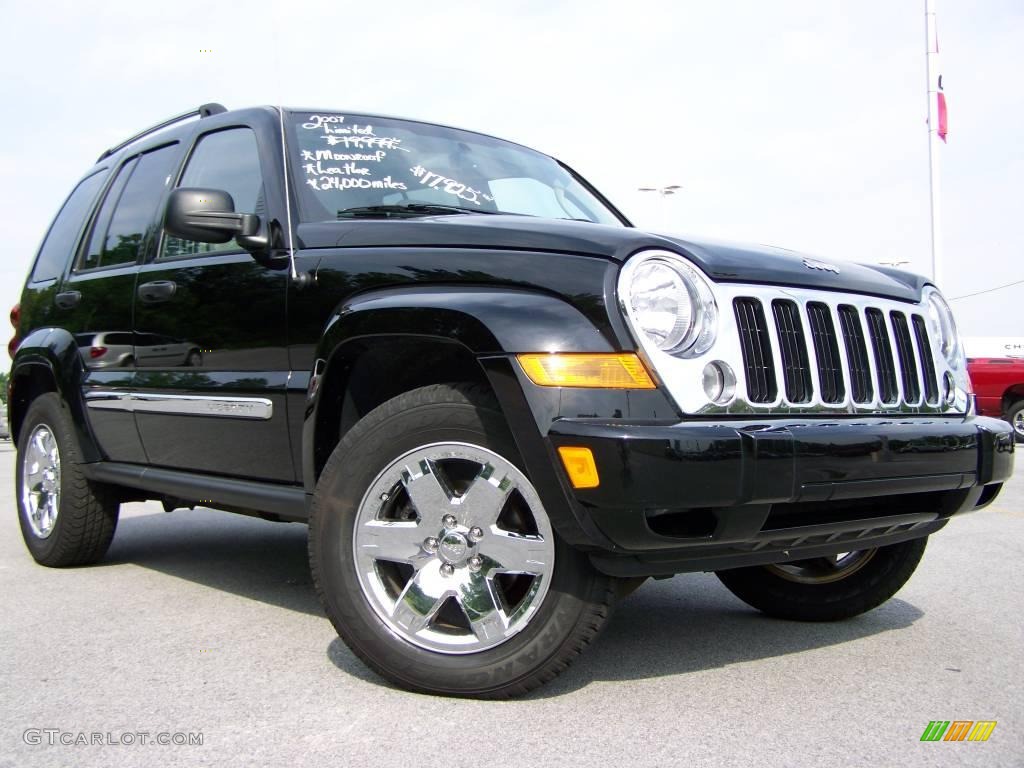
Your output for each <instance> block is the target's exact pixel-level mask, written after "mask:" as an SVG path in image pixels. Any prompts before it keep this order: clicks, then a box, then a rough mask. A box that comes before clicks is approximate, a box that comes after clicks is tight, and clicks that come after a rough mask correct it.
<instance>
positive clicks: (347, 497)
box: [309, 385, 615, 698]
mask: <svg viewBox="0 0 1024 768" xmlns="http://www.w3.org/2000/svg"><path fill="white" fill-rule="evenodd" d="M439 446H440V447H439ZM467 457H469V458H467ZM520 467H521V463H520V462H519V459H518V455H517V451H516V448H515V443H514V442H513V440H512V437H511V435H510V434H509V431H508V428H507V426H506V424H505V421H504V418H503V417H502V415H501V413H500V412H499V411H498V408H497V405H496V404H495V402H494V400H493V398H492V397H491V395H490V394H489V393H488V392H487V391H486V390H484V389H482V388H481V387H478V386H472V385H438V386H429V387H423V388H421V389H417V390H414V391H412V392H408V393H406V394H403V395H400V396H398V397H396V398H394V399H392V400H390V401H388V402H387V403H385V404H383V405H382V406H380V407H379V408H377V409H376V410H374V411H373V412H372V413H370V414H369V415H367V416H366V417H365V418H364V419H363V420H362V421H360V422H359V423H358V424H357V425H356V426H355V427H353V428H352V430H350V431H349V432H348V433H347V434H346V435H345V437H344V439H342V441H341V442H340V443H339V444H338V446H337V447H336V448H335V449H334V453H333V454H332V455H331V457H330V459H329V460H328V462H327V465H326V466H325V467H324V470H323V473H322V474H321V476H320V479H319V482H318V483H317V487H316V492H315V494H314V497H313V508H312V515H311V518H310V527H309V554H310V564H311V568H312V572H313V580H314V583H315V585H316V589H317V593H318V594H319V596H320V600H321V602H322V603H323V606H324V610H325V611H326V613H327V616H328V618H329V619H330V620H331V622H332V624H334V627H335V629H337V631H338V634H339V635H340V636H341V638H342V640H344V641H345V643H346V645H348V647H349V648H350V649H351V650H352V651H353V652H354V653H355V654H356V655H357V656H359V658H361V659H362V660H363V661H364V662H365V663H366V664H367V665H368V666H370V667H371V668H372V669H374V670H375V671H377V672H378V673H379V674H380V675H382V676H383V677H385V678H387V679H388V680H391V681H392V682H394V683H396V684H397V685H399V686H401V687H403V688H406V689H409V690H413V691H420V692H429V693H440V694H446V695H453V696H470V697H477V698H508V697H511V696H517V695H521V694H524V693H526V692H527V691H530V690H532V689H534V688H536V687H537V686H540V685H542V684H544V683H546V682H548V681H549V680H551V679H552V678H554V677H555V676H556V675H558V674H559V673H560V672H562V671H563V670H564V669H566V668H567V667H568V666H569V664H570V663H571V662H572V661H573V660H574V659H575V658H576V657H577V656H578V655H579V653H580V652H581V651H582V650H583V648H584V647H585V646H586V645H587V644H588V643H590V642H591V640H593V638H594V637H595V636H596V635H597V634H598V632H599V630H600V629H601V627H602V626H603V625H604V623H605V621H606V620H607V619H608V616H609V613H610V611H611V606H612V604H613V602H614V599H615V589H614V586H615V585H614V583H613V581H612V580H611V579H610V578H609V577H607V576H604V575H602V574H600V573H598V572H597V571H596V570H595V569H594V568H593V567H592V566H591V565H590V562H589V560H588V559H587V558H586V556H585V555H583V554H582V553H580V552H578V551H576V550H574V549H572V548H571V547H569V546H568V545H567V544H565V542H563V541H562V540H561V539H560V538H559V537H558V535H557V534H555V533H554V532H553V531H552V529H551V526H550V522H549V521H548V520H547V514H546V512H544V510H543V507H542V506H541V505H540V500H539V497H537V495H536V492H535V490H534V489H533V487H532V485H530V483H529V480H528V479H527V478H526V476H525V475H524V474H523V473H522V471H521V469H520ZM460 475H461V479H460ZM420 482H422V483H424V485H423V486H422V487H421V486H417V485H416V484H417V483H420ZM438 487H440V489H441V490H440V494H439V493H438V492H437V489H438ZM477 489H480V490H479V492H478V491H477ZM503 489H505V490H503ZM508 489H511V490H508ZM474 493H478V495H477V497H476V499H477V501H476V502H475V503H474V501H473V494H474ZM493 494H499V495H497V496H493ZM481 510H485V511H481ZM445 520H447V521H448V522H447V523H444V522H443V521H445ZM474 520H477V521H480V522H474ZM449 539H450V540H449ZM524 546H525V547H526V549H522V547H524ZM517 558H519V559H517ZM513 566H514V567H513ZM512 574H519V575H512ZM481 585H484V586H481ZM509 585H510V586H509Z"/></svg>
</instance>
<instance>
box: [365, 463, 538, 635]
mask: <svg viewBox="0 0 1024 768" xmlns="http://www.w3.org/2000/svg"><path fill="white" fill-rule="evenodd" d="M355 526H356V527H355V531H354V536H353V554H354V556H355V563H356V568H357V571H358V578H359V585H360V587H361V589H362V593H363V596H364V597H365V598H366V600H367V601H368V603H369V605H370V606H371V608H372V609H373V611H374V612H375V613H376V614H377V616H378V617H379V618H380V619H381V620H382V621H383V622H384V624H385V625H387V627H388V628H389V629H390V630H391V631H392V632H393V633H395V634H396V635H398V636H399V637H401V638H402V639H404V640H406V641H408V642H410V643H412V644H414V645H417V646H419V647H421V648H426V649H428V650H432V651H438V652H441V653H449V654H465V653H475V652H478V651H484V650H487V649H488V648H493V647H495V646H497V645H500V644H501V643H504V642H505V641H507V640H508V639H509V638H510V637H512V636H513V635H515V634H516V633H518V632H520V631H522V630H523V629H524V628H525V627H526V626H527V624H529V622H530V620H531V618H532V617H533V616H534V615H535V614H536V612H537V610H538V609H539V608H540V606H541V604H542V603H543V601H544V598H545V596H546V595H547V592H548V586H549V584H550V581H551V574H552V572H553V568H554V558H555V542H554V535H553V533H552V530H551V524H550V522H549V521H548V517H547V514H546V513H545V511H544V508H543V506H542V505H541V503H540V498H539V497H538V495H537V492H536V491H535V490H534V488H533V486H532V485H531V484H530V481H529V480H527V478H526V476H525V475H523V473H522V472H520V471H519V469H517V468H516V467H515V466H514V465H513V464H512V463H511V462H509V461H507V460H506V459H503V458H502V457H501V456H499V455H498V454H496V453H494V452H493V451H489V450H487V449H486V448H483V447H481V446H478V445H470V444H467V443H434V444H431V445H425V446H421V447H419V448H416V449H414V450H412V451H409V452H408V453H406V454H404V455H403V456H401V457H399V458H398V459H396V460H395V461H394V462H392V463H391V464H390V465H389V466H388V467H387V468H386V469H385V470H384V471H383V472H381V473H380V474H379V475H378V476H377V478H376V479H375V480H374V482H373V483H372V484H371V486H370V489H369V490H368V491H367V493H366V495H365V496H364V497H363V499H362V501H361V502H360V506H359V509H358V512H357V515H356V522H355Z"/></svg>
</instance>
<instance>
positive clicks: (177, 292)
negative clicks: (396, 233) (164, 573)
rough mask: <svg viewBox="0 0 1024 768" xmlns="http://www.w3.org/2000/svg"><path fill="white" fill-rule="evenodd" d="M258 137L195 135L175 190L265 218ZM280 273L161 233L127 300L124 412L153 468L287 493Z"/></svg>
mask: <svg viewBox="0 0 1024 768" xmlns="http://www.w3.org/2000/svg"><path fill="white" fill-rule="evenodd" d="M257 141H258V140H257V134H256V133H255V132H254V131H253V130H252V129H251V128H248V127H233V128H228V129H223V130H217V131H213V132H208V133H205V134H200V135H199V136H198V138H197V140H196V143H195V145H194V147H193V150H192V152H191V156H190V157H189V159H188V161H187V163H186V164H185V167H184V169H183V171H182V175H181V177H180V179H179V181H178V184H177V186H179V187H205V188H212V189H222V190H226V191H227V192H228V193H229V194H230V195H231V197H232V199H233V200H234V204H235V210H236V211H239V212H245V213H253V212H258V213H260V215H261V218H263V217H265V216H264V213H265V212H264V211H263V210H262V209H263V208H264V205H263V194H262V188H263V174H262V172H261V168H260V152H259V149H258V144H257ZM287 275H288V273H287V271H286V270H275V269H270V268H267V267H265V266H262V265H260V264H258V263H257V262H256V261H255V260H253V258H252V256H250V255H249V253H247V252H246V251H245V250H243V249H242V248H241V247H239V246H238V245H237V244H236V243H234V242H230V243H225V244H222V245H214V244H208V243H197V242H192V241H186V240H181V239H179V238H175V237H171V236H170V235H167V234H164V236H163V237H162V239H161V242H160V246H159V248H158V249H157V253H156V257H155V258H154V259H153V260H152V261H151V262H150V263H148V264H145V265H143V266H142V267H141V268H140V270H139V278H138V284H137V287H136V291H135V320H134V325H135V343H136V367H137V374H136V377H135V383H134V389H135V401H134V405H133V409H134V411H135V418H136V422H137V424H138V428H139V434H140V435H141V437H142V442H143V445H144V446H145V449H146V453H147V454H148V456H149V461H150V463H151V464H152V465H154V466H163V467H169V468H175V469H185V470H192V471H197V472H207V473H213V474H222V475H233V476H236V477H251V478H257V479H264V480H272V481H282V482H291V481H294V479H295V471H294V467H293V462H292V458H291V447H290V444H289V438H288V430H287V413H286V405H285V391H286V385H287V381H288V355H287V344H286V342H287V329H286V323H285V291H286V287H287Z"/></svg>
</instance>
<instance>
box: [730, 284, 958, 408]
mask: <svg viewBox="0 0 1024 768" xmlns="http://www.w3.org/2000/svg"><path fill="white" fill-rule="evenodd" d="M818 295H822V294H821V293H819V294H818ZM850 298H853V297H850ZM857 299H858V300H857V302H856V304H855V303H853V302H850V303H845V302H843V303H836V304H832V303H831V302H828V301H823V300H805V301H795V300H793V299H790V298H776V299H773V298H770V297H769V296H757V297H755V296H738V297H736V298H735V299H734V300H733V309H734V313H735V316H736V321H737V323H736V331H737V333H738V334H739V342H740V349H741V350H742V354H743V362H744V373H745V383H746V390H747V400H748V401H749V402H751V403H757V404H773V405H775V406H777V407H784V408H788V409H790V410H799V409H800V408H801V407H802V406H803V407H815V408H817V409H819V410H820V409H827V408H829V407H830V406H831V407H835V406H842V405H844V404H846V403H851V405H850V407H855V406H856V407H858V410H861V409H866V408H870V409H873V410H876V411H886V410H890V409H904V408H908V407H910V408H920V407H923V406H925V405H929V406H936V405H938V404H939V379H938V374H937V373H936V366H935V359H934V357H933V354H932V350H931V342H930V339H929V338H928V326H927V324H926V323H925V320H924V317H923V316H922V315H920V314H916V313H915V310H918V311H919V310H920V308H919V307H917V306H915V305H906V304H904V305H902V306H903V307H905V308H906V310H907V311H901V310H899V309H893V308H892V307H893V306H894V305H897V306H900V305H899V303H897V302H892V301H887V300H882V299H879V300H877V301H872V300H871V299H870V298H869V297H857ZM872 304H877V305H878V306H872ZM769 307H770V309H771V314H770V317H771V319H772V321H773V322H772V323H771V324H770V326H769V324H768V322H767V321H766V310H768V308H769ZM777 381H778V382H779V384H778V387H777V386H776V382H777ZM778 389H781V390H782V391H781V392H778V391H777V390H778Z"/></svg>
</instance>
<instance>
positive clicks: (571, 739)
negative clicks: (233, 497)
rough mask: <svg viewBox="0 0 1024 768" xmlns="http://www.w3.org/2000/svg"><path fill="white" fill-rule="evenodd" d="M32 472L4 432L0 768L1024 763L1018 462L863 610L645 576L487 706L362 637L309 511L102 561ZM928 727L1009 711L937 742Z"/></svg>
mask: <svg viewBox="0 0 1024 768" xmlns="http://www.w3.org/2000/svg"><path fill="white" fill-rule="evenodd" d="M14 465H15V454H14V451H13V449H12V447H11V445H10V443H9V442H7V441H3V442H0V477H2V480H0V499H3V500H4V501H3V503H2V510H3V511H2V512H0V601H2V602H0V766H18V767H19V768H21V767H22V766H58V765H60V766H72V765H74V766H77V765H82V766H161V765H216V766H230V765H245V766H260V765H267V766H300V765H332V766H345V767H348V766H364V765H396V766H434V767H436V768H460V767H461V766H472V768H501V767H502V766H530V767H533V766H547V765H551V766H560V767H561V766H574V765H587V766H593V765H599V766H606V767H607V768H613V767H617V766H648V765H650V766H670V765H687V766H691V765H692V766H726V765H738V766H748V765H749V766H777V765H778V766H829V768H836V767H837V766H896V765H898V766H901V768H902V767H905V766H946V765H948V766H974V765H977V766H986V767H987V768H989V767H995V766H1024V682H1022V680H1024V655H1022V651H1024V629H1022V627H1024V624H1022V621H1021V613H1022V609H1024V598H1022V595H1021V585H1022V576H1024V480H1021V479H1019V478H1018V479H1015V480H1013V481H1012V482H1011V483H1010V484H1009V485H1008V487H1007V488H1006V489H1005V490H1004V492H1003V494H1002V496H1001V498H1000V499H999V500H998V501H997V503H996V504H995V505H993V506H992V507H989V508H988V509H987V510H985V511H982V512H979V513H976V514H973V515H970V516H966V517H964V518H962V519H959V520H954V521H953V522H951V523H950V525H949V526H947V527H946V529H945V530H944V531H942V532H940V533H939V534H937V535H936V536H935V537H933V539H932V541H931V543H930V544H929V547H928V551H927V553H926V554H925V558H924V561H923V562H922V564H921V567H920V568H919V569H918V571H917V573H916V574H915V575H914V577H913V578H912V579H911V581H910V582H909V583H908V585H907V586H906V587H904V589H903V590H902V591H901V592H900V593H899V594H898V595H897V596H896V597H895V598H893V599H892V600H890V601H889V602H888V603H886V604H885V605H884V606H882V607H881V608H879V609H876V610H875V611H872V612H871V613H868V614H866V615H864V616H861V617H858V618H856V619H853V620H850V621H845V622H841V623H836V624H800V623H793V622H786V621H779V620H774V619H769V618H766V617H763V616H761V615H759V614H758V613H756V612H754V611H753V610H751V609H749V608H747V607H746V606H745V605H744V604H742V603H741V602H739V601H738V600H736V599H735V598H734V597H732V595H731V594H729V593H728V592H727V591H726V590H725V588H724V587H722V586H721V585H720V584H719V583H718V581H717V579H716V578H715V577H714V576H713V575H710V574H691V575H685V576H678V577H676V578H674V579H670V580H666V581H659V582H648V583H647V584H645V585H644V586H643V587H641V588H640V590H638V591H637V592H636V593H635V594H634V595H632V596H631V597H630V598H629V599H627V600H626V601H624V602H623V603H622V604H621V605H620V606H619V607H618V609H617V613H616V615H615V617H614V618H613V620H612V622H611V623H610V625H609V626H608V628H607V630H606V631H605V633H604V635H603V636H602V637H601V638H599V639H598V641H597V642H596V644H595V645H594V646H592V647H591V648H590V649H589V650H588V652H587V653H585V654H584V656H583V657H582V658H580V659H579V660H578V661H577V663H576V664H575V665H574V666H573V667H572V668H571V669H570V670H569V671H568V672H567V673H566V674H564V675H562V677H560V678H559V679H557V680H556V681H555V682H554V683H553V684H551V685H548V686H547V687H545V688H543V689H541V690H540V691H538V692H536V693H534V694H533V695H531V696H529V697H527V698H525V699H519V700H515V701H511V702H477V701H464V700H454V699H444V698H437V697H431V696H422V695H415V694H409V693H405V692H403V691H400V690H397V689H395V688H394V687H392V686H390V685H389V684H387V683H386V682H384V681H383V680H381V679H380V678H378V677H377V676H376V675H375V674H373V673H372V672H370V671H368V670H367V669H366V668H365V667H364V666H363V665H362V664H361V663H360V662H359V660H358V659H356V658H355V657H354V656H353V654H352V653H350V652H349V651H348V649H347V648H346V647H345V646H344V645H343V644H342V643H341V642H340V641H339V640H338V638H337V636H336V635H335V633H334V630H333V629H332V627H331V625H330V624H329V623H328V621H327V619H326V618H324V616H323V613H322V611H321V609H320V606H319V603H318V602H317V599H316V596H315V594H314V592H313V588H312V585H311V583H310V576H309V571H308V568H307V564H306V528H305V527H304V526H301V525H297V524H280V523H269V522H265V521H261V520H257V519H252V518H246V517H240V516H236V515H231V514H228V513H226V512H216V511H211V510H202V509H197V510H194V511H185V510H180V511H175V512H172V513H164V512H163V511H162V508H161V507H160V506H159V505H157V504H154V503H146V504H128V505H125V506H124V508H123V509H122V514H121V522H120V525H119V527H118V531H117V535H116V537H115V539H114V543H113V545H112V547H111V549H110V552H109V554H108V556H107V558H106V559H105V560H104V562H103V563H102V564H100V565H97V566H92V567H88V568H77V569H69V570H51V569H47V568H43V567H41V566H37V565H36V564H35V563H34V562H33V561H32V559H31V558H30V557H29V555H28V552H27V551H26V550H25V548H24V545H23V544H22V541H21V534H20V531H19V529H18V523H17V518H16V515H17V512H16V506H15V501H14V491H13V487H14ZM932 720H943V721H945V720H949V721H955V720H974V721H977V720H994V721H996V722H997V723H998V724H997V726H996V727H995V729H994V731H992V734H991V736H990V738H989V740H988V741H987V742H941V741H940V742H935V743H930V742H921V741H920V738H921V735H922V733H923V732H924V730H925V728H926V727H927V726H928V723H929V721H932ZM158 739H161V740H165V741H170V742H172V743H170V744H157V743H154V742H155V741H157V740H158ZM190 739H191V741H192V742H193V743H191V744H190V743H188V742H189V740H190ZM199 740H201V742H202V743H201V744H199V743H195V742H197V741H199ZM51 742H52V743H51ZM64 742H67V743H64ZM83 742H84V743H83ZM97 742H98V743H97ZM173 742H185V743H173Z"/></svg>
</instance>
